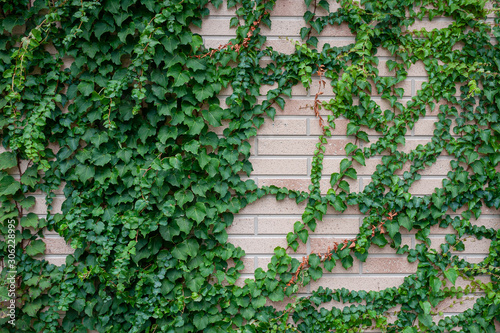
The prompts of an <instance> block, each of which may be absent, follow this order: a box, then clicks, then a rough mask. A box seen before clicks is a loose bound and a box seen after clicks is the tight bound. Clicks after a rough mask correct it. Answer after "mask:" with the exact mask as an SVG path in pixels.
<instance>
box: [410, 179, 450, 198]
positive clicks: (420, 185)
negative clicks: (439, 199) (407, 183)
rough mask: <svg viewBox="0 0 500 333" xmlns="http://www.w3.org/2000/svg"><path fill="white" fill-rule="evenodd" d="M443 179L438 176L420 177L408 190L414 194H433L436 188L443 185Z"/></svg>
mask: <svg viewBox="0 0 500 333" xmlns="http://www.w3.org/2000/svg"><path fill="white" fill-rule="evenodd" d="M442 181H443V180H442V179H436V178H430V179H429V178H427V179H425V178H423V179H419V180H416V181H415V182H414V183H413V184H412V186H411V187H410V190H409V191H408V192H409V193H411V194H412V195H426V194H432V193H434V192H435V189H436V188H442V187H443V184H442Z"/></svg>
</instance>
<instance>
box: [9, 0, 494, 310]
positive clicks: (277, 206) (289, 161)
mask: <svg viewBox="0 0 500 333" xmlns="http://www.w3.org/2000/svg"><path fill="white" fill-rule="evenodd" d="M277 2H278V4H277V6H276V8H275V10H274V11H273V13H272V16H273V17H272V28H271V29H263V34H264V35H266V36H268V41H267V43H266V45H267V46H272V47H273V48H274V49H275V50H277V51H280V52H284V53H288V54H289V53H292V52H293V51H294V46H293V45H292V43H291V42H290V41H288V40H286V39H284V38H285V37H288V38H289V39H293V40H299V39H300V37H299V36H300V34H299V32H300V28H301V27H303V26H304V20H303V18H302V15H303V13H304V12H305V10H306V8H305V5H304V1H303V0H278V1H277ZM329 2H330V3H331V4H330V8H331V10H335V8H336V6H338V5H337V4H336V2H333V1H329ZM209 8H210V10H211V15H210V16H209V17H207V18H206V19H205V20H204V22H203V26H202V28H201V29H199V28H196V27H193V31H195V32H197V33H199V34H201V35H202V36H203V38H204V42H205V45H206V47H207V48H210V47H217V46H219V45H221V44H225V43H227V42H228V40H229V39H230V38H232V37H234V36H235V29H234V28H229V20H230V18H231V17H232V16H233V11H231V10H227V9H226V4H225V3H224V4H223V5H222V6H221V8H220V9H218V10H216V9H215V8H213V7H209ZM318 14H319V15H321V14H324V13H321V12H318ZM490 20H491V18H490ZM449 24H450V21H449V20H448V19H446V18H436V19H434V20H433V21H432V22H429V20H428V19H424V20H422V21H417V22H416V23H415V24H414V25H413V26H412V27H411V29H420V28H423V27H425V28H426V29H427V30H431V29H433V28H438V29H439V28H442V27H446V26H448V25H449ZM318 40H319V43H318V47H319V48H322V45H323V44H325V43H329V44H330V45H332V46H345V45H347V44H350V43H353V42H354V35H352V34H351V32H350V30H349V29H348V28H347V26H345V25H341V26H331V27H329V28H327V29H325V31H324V32H323V33H322V34H321V35H319V36H318ZM457 47H460V46H459V45H457ZM378 54H379V55H380V65H379V71H380V75H382V76H391V75H394V72H390V71H389V70H388V68H387V66H386V62H387V60H390V59H393V57H391V56H390V53H388V52H387V51H385V50H379V53H378ZM268 60H269V59H268ZM264 61H266V59H264ZM426 80H427V74H426V71H425V69H424V66H423V64H422V63H417V64H415V65H414V66H412V67H411V68H410V70H409V74H408V79H407V80H406V81H405V82H403V83H402V84H401V85H400V87H401V88H403V89H404V91H405V93H404V96H403V98H402V99H401V102H402V103H403V104H404V103H406V102H407V101H409V100H410V99H411V98H412V96H415V95H416V92H417V91H418V89H420V87H421V85H422V83H423V82H425V81H426ZM271 88H272V87H267V89H271ZM267 89H263V90H262V94H263V95H265V93H266V91H267ZM317 89H318V78H315V79H313V82H312V85H311V89H310V90H306V89H305V88H303V87H302V86H300V85H299V86H295V87H294V88H293V91H292V95H293V97H292V98H287V99H286V105H285V109H284V110H279V109H278V112H277V115H276V117H275V119H274V121H271V120H270V119H268V120H267V121H266V123H265V124H264V125H263V126H262V127H261V128H260V129H259V131H258V135H257V137H256V138H255V139H253V140H252V142H251V143H252V157H251V161H252V164H253V168H254V172H253V173H252V175H251V178H252V179H254V180H255V181H256V183H257V184H258V185H259V186H264V185H277V186H285V187H287V188H289V189H295V190H307V188H308V186H309V184H310V179H309V176H310V169H311V158H312V152H313V151H314V146H315V144H316V143H317V142H318V136H319V134H320V133H321V129H320V127H319V125H318V120H317V118H316V117H315V116H314V112H313V111H312V110H311V107H310V106H311V105H312V104H313V100H314V94H315V93H316V91H317ZM230 94H231V89H230V88H227V89H225V90H224V91H223V92H222V94H221V96H220V97H221V102H222V104H224V103H223V101H224V100H225V98H226V97H227V96H229V95H230ZM332 97H334V96H333V95H332V90H331V88H329V87H328V84H327V87H326V89H324V94H323V95H322V97H321V99H326V100H328V99H331V98H332ZM373 99H374V100H375V101H376V102H377V103H379V104H380V105H381V106H382V107H383V109H386V108H390V105H389V104H388V102H387V101H384V100H382V99H381V98H380V96H377V95H375V94H374V97H373ZM437 108H438V107H436V110H437ZM436 110H435V111H434V112H428V114H427V116H426V117H424V118H422V119H421V120H420V121H419V122H418V123H417V124H416V125H415V127H414V128H413V129H412V130H409V131H408V136H407V138H406V139H407V141H406V142H407V143H406V145H405V146H404V147H403V146H402V147H400V148H401V149H402V150H404V151H409V150H411V149H414V148H415V147H416V146H417V145H419V144H425V143H427V142H429V141H430V139H431V137H432V135H433V131H434V123H435V122H436V121H437V116H436V115H437V112H436ZM322 113H323V114H327V113H326V112H325V111H322ZM347 122H348V121H347V120H345V119H338V121H337V122H336V129H335V130H334V131H333V136H332V138H330V139H329V140H328V145H327V146H326V153H325V160H324V169H323V179H322V182H321V186H322V191H323V192H326V190H327V189H328V186H329V176H330V174H331V173H332V172H338V169H339V163H340V161H341V160H342V158H344V156H343V155H342V154H343V153H344V146H345V145H346V144H347V143H348V142H350V141H354V140H353V138H352V137H349V136H346V126H347ZM214 130H215V131H216V132H217V133H219V134H222V128H216V129H214ZM368 134H369V135H371V138H374V137H373V135H374V134H375V133H374V132H368ZM0 150H1V148H0ZM0 152H1V151H0ZM380 159H381V157H380V156H378V157H374V158H372V159H370V160H367V165H366V166H365V167H361V168H358V169H357V170H358V180H356V181H351V182H350V185H351V190H353V191H361V190H362V189H363V188H364V186H366V185H367V184H368V183H369V182H370V180H371V178H370V177H371V174H372V172H373V171H374V170H375V167H376V165H377V164H378V163H380ZM449 161H450V157H448V156H446V155H445V156H442V157H441V158H440V159H439V160H438V161H437V163H435V164H434V165H433V166H432V167H430V168H427V169H426V170H425V171H423V172H422V179H421V180H419V181H418V182H416V183H415V184H414V185H413V186H412V188H411V190H410V192H411V193H412V194H414V195H425V194H429V193H432V192H434V188H436V187H441V186H442V184H441V180H442V179H443V178H444V177H446V174H447V172H448V171H449V167H450V163H449ZM499 171H500V170H499ZM12 172H13V173H15V171H14V170H12ZM35 197H36V200H37V201H36V205H35V206H34V207H33V208H32V209H31V210H30V211H31V212H34V213H36V214H38V215H39V216H41V217H43V215H44V213H45V211H46V210H45V209H46V206H45V199H44V196H43V195H41V194H35ZM63 200H64V196H63V195H62V191H59V192H58V193H57V196H56V198H55V200H54V205H53V206H54V208H53V211H54V212H60V207H61V203H62V201H63ZM304 207H305V205H304V203H302V204H298V205H297V204H296V203H295V201H293V200H283V201H279V202H278V201H276V200H275V199H274V197H265V198H263V199H261V200H260V201H258V202H256V203H254V204H251V205H249V206H248V207H246V208H245V209H243V210H242V211H241V212H240V213H239V214H238V215H237V216H236V218H235V221H234V224H233V226H231V227H230V228H229V229H228V233H229V241H230V242H232V243H233V244H234V245H236V246H240V247H241V248H242V249H244V250H245V252H246V257H245V259H244V262H245V266H246V267H245V270H244V271H243V276H242V277H243V279H244V278H247V277H251V276H252V273H253V271H254V270H255V269H256V268H258V267H262V268H264V269H266V268H267V264H268V263H269V261H270V258H271V257H272V255H273V250H274V248H275V247H276V246H282V247H286V234H287V233H288V232H290V231H293V224H294V222H295V221H297V220H300V217H301V214H302V212H303V211H304ZM459 213H460V212H457V213H456V214H459ZM362 219H363V216H362V215H360V213H359V211H357V210H355V209H353V208H349V209H348V210H347V211H346V212H345V213H344V214H338V213H337V212H334V211H333V210H329V211H328V213H327V215H325V218H324V221H322V222H320V223H318V227H317V230H316V232H314V233H312V235H311V236H310V238H309V240H308V242H307V244H305V245H301V246H300V247H299V249H298V251H297V253H293V252H290V254H291V255H292V256H295V257H297V258H301V257H302V256H303V255H306V254H309V253H311V252H312V251H321V252H324V251H325V250H326V248H327V247H328V245H329V244H332V243H333V242H334V241H339V240H343V239H346V238H353V237H354V236H355V235H356V234H357V232H358V228H359V226H360V224H361V221H362ZM474 223H477V224H479V225H485V226H486V227H494V228H498V227H499V226H500V212H499V211H495V210H485V211H483V215H481V217H480V218H479V219H478V220H477V221H474ZM450 232H451V230H448V229H440V228H434V229H432V233H431V236H430V238H431V239H432V244H433V247H436V248H437V247H439V244H441V243H442V242H443V241H444V236H445V235H446V234H447V233H450ZM402 238H403V241H402V242H403V244H408V245H409V246H410V247H414V246H415V244H416V240H415V237H414V233H412V232H407V233H406V234H403V237H402ZM45 242H46V243H47V251H46V254H45V256H44V257H45V259H47V260H48V261H49V262H51V263H54V264H57V265H61V264H63V263H64V261H65V257H66V255H67V254H69V253H72V252H73V250H72V249H71V247H69V246H68V245H67V244H66V243H65V242H64V240H63V239H62V238H61V237H60V236H59V235H57V234H56V233H53V232H46V238H45ZM465 244H466V248H465V251H464V252H462V253H460V255H461V256H463V257H465V258H466V259H467V260H469V261H471V262H478V261H480V260H481V258H483V257H485V256H486V255H487V252H488V247H489V240H484V239H483V240H477V239H474V238H469V239H467V241H466V242H465ZM370 250H371V251H370V255H369V257H368V259H367V261H366V262H364V263H362V262H359V261H356V260H355V262H354V265H353V266H352V267H351V268H349V269H347V270H345V269H343V268H342V267H337V268H335V269H334V270H333V271H332V273H328V272H327V273H326V274H324V275H323V278H321V279H320V280H318V281H316V282H312V283H311V284H310V285H308V286H307V287H306V288H303V289H302V290H301V294H307V293H308V292H310V291H312V290H315V289H317V288H318V287H319V286H320V285H321V286H324V287H330V288H340V287H345V288H348V289H353V290H361V289H363V290H382V289H384V288H387V287H393V286H398V285H399V284H401V283H402V281H403V279H404V277H405V276H407V275H408V274H411V273H413V272H415V271H416V267H417V266H416V263H412V264H411V263H408V261H407V260H406V258H405V257H404V256H399V255H396V254H395V251H394V250H393V249H391V248H390V247H388V246H386V247H385V248H378V247H372V248H371V249H370ZM243 279H242V280H243ZM458 283H462V284H463V283H464V282H463V281H462V282H458ZM473 302H474V297H472V298H471V299H469V300H464V301H463V303H462V304H459V305H457V306H453V307H450V304H441V305H440V310H442V311H444V312H445V313H448V314H451V313H457V312H462V311H464V310H465V309H467V308H468V307H470V306H472V304H473Z"/></svg>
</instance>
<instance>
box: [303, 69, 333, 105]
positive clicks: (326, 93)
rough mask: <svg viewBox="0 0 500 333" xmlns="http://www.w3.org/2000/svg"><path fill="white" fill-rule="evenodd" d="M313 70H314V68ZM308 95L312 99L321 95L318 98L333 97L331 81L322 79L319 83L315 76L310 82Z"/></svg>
mask: <svg viewBox="0 0 500 333" xmlns="http://www.w3.org/2000/svg"><path fill="white" fill-rule="evenodd" d="M313 70H316V68H314V69H313ZM309 93H310V94H311V96H312V97H313V98H314V96H316V94H318V93H321V94H320V95H318V97H319V96H321V97H333V96H335V94H334V93H333V88H332V81H331V80H330V79H326V78H324V77H323V78H322V80H321V82H320V79H319V77H318V76H317V75H315V76H314V77H313V79H312V80H311V87H310V89H309Z"/></svg>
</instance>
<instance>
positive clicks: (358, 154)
mask: <svg viewBox="0 0 500 333" xmlns="http://www.w3.org/2000/svg"><path fill="white" fill-rule="evenodd" d="M352 158H353V159H354V160H355V161H356V162H358V163H359V164H361V165H362V166H366V164H365V156H364V155H363V153H362V152H361V150H358V151H357V152H356V154H355V155H354V156H353V157H352Z"/></svg>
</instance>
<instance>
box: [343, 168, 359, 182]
mask: <svg viewBox="0 0 500 333" xmlns="http://www.w3.org/2000/svg"><path fill="white" fill-rule="evenodd" d="M344 175H346V176H347V177H349V178H351V179H358V173H357V172H356V170H355V169H353V168H349V169H347V170H346V172H345V173H344Z"/></svg>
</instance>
